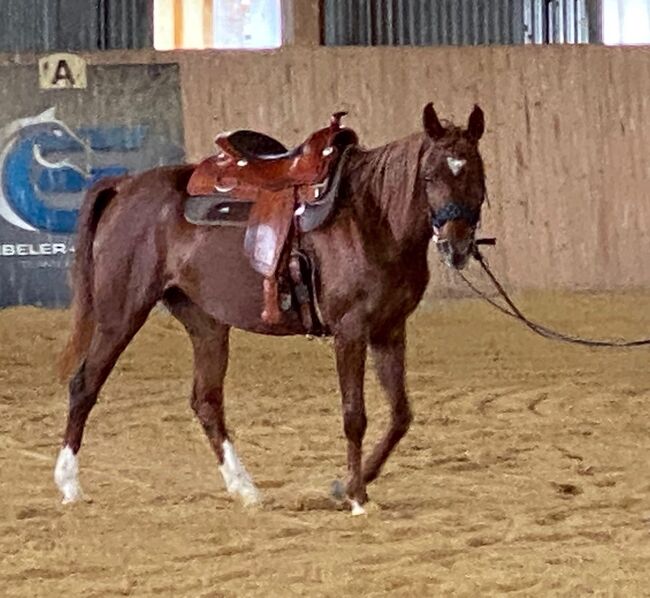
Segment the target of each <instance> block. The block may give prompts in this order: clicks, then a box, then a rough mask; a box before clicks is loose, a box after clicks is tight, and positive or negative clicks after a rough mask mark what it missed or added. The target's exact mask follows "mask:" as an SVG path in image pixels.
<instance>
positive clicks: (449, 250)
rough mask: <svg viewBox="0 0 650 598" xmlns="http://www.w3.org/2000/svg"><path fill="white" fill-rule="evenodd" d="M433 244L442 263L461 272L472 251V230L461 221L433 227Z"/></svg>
mask: <svg viewBox="0 0 650 598" xmlns="http://www.w3.org/2000/svg"><path fill="white" fill-rule="evenodd" d="M433 239H434V242H435V244H436V248H437V249H438V253H439V254H440V257H441V259H442V261H443V262H444V263H445V264H446V265H447V266H449V267H450V268H455V269H457V270H462V269H463V268H464V267H465V266H466V265H467V262H468V261H469V258H470V257H471V256H472V252H473V250H474V228H473V227H471V226H469V225H467V224H466V223H465V222H463V221H462V220H454V221H451V222H447V223H446V224H445V225H444V226H443V227H442V228H440V229H438V228H436V227H434V236H433Z"/></svg>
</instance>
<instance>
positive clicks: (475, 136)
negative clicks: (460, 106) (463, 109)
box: [466, 104, 485, 142]
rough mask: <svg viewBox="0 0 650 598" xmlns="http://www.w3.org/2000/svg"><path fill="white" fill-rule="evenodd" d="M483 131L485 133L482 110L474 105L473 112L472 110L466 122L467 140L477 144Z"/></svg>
mask: <svg viewBox="0 0 650 598" xmlns="http://www.w3.org/2000/svg"><path fill="white" fill-rule="evenodd" d="M483 131H485V117H484V116H483V110H481V108H480V106H479V105H478V104H474V110H472V113H471V114H470V115H469V120H468V121H467V133H466V135H467V138H468V139H469V140H470V141H474V142H477V141H478V140H479V139H480V138H481V137H482V136H483Z"/></svg>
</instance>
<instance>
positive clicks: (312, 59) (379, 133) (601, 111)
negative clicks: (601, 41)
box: [0, 46, 650, 292]
mask: <svg viewBox="0 0 650 598" xmlns="http://www.w3.org/2000/svg"><path fill="white" fill-rule="evenodd" d="M88 58H89V59H90V61H91V63H92V64H102V63H115V62H118V63H124V62H144V63H147V62H172V61H176V62H178V63H179V64H180V73H181V87H182V102H183V113H184V130H185V141H186V154H187V156H188V158H189V159H197V158H199V157H201V156H203V155H206V154H208V153H211V152H212V151H213V144H212V140H213V137H214V135H215V134H216V133H217V132H218V131H220V130H225V129H235V128H238V127H246V128H258V129H261V130H264V131H266V132H268V133H270V134H272V135H276V136H278V137H279V138H281V139H282V140H283V141H285V142H286V143H288V144H289V143H297V142H299V141H300V140H302V139H303V138H304V137H305V135H306V134H307V133H308V132H310V131H311V130H313V129H314V128H316V127H319V126H322V124H323V123H324V122H326V120H327V118H328V116H329V114H330V113H331V112H332V111H334V110H338V109H345V110H349V111H350V116H349V118H348V121H347V122H348V123H349V124H350V125H351V126H354V127H355V128H356V129H357V130H358V132H359V133H360V136H361V139H362V141H363V143H364V144H365V145H367V146H375V145H378V144H382V143H385V142H387V141H390V140H392V139H396V138H398V137H401V136H404V135H406V134H408V133H410V132H411V131H414V130H418V128H419V127H420V120H421V110H422V107H423V106H424V104H425V103H426V102H427V101H429V100H433V101H434V102H435V105H436V107H437V109H438V111H439V114H440V115H441V116H444V117H449V118H451V119H452V120H454V121H456V122H462V121H464V120H465V119H466V117H467V115H468V114H469V111H470V110H471V107H472V104H473V103H474V102H478V103H479V104H480V105H481V106H482V108H483V109H484V110H485V113H486V117H487V131H486V134H485V137H484V140H483V142H482V150H483V154H484V158H485V162H486V170H487V176H488V189H489V192H490V204H491V207H489V208H486V209H485V210H484V222H483V229H482V232H483V234H485V235H495V236H497V238H498V240H499V242H498V245H497V248H496V249H488V250H486V252H488V253H489V255H490V256H491V263H492V264H493V266H494V267H495V269H496V270H497V272H499V273H500V274H502V275H503V276H504V278H505V279H506V281H507V282H508V283H509V284H510V285H511V287H513V288H518V289H527V288H545V289H560V288H570V289H599V290H604V289H622V288H631V287H644V288H648V287H650V261H648V260H647V259H646V258H647V256H648V255H649V254H650V232H648V229H649V227H650V199H649V197H648V188H649V187H650V151H649V150H648V148H650V118H648V115H650V48H647V47H646V48H606V47H599V46H564V47H562V46H555V47H531V46H526V47H522V46H517V47H513V46H510V47H476V48H448V47H439V48H325V47H310V46H304V47H292V48H285V49H282V50H280V51H274V52H262V53H259V52H217V51H200V52H198V51H197V52H182V53H180V52H176V53H174V52H172V53H154V52H137V53H128V52H127V53H124V52H105V53H101V54H94V55H91V56H89V57H88ZM21 60H27V61H29V60H30V58H29V57H21ZM0 63H1V60H0ZM432 270H433V274H434V277H433V281H432V282H433V285H432V290H440V291H442V292H447V291H448V290H449V289H450V288H456V287H457V285H455V284H453V283H452V281H451V278H450V276H449V274H448V273H447V272H445V271H444V270H443V269H442V267H441V266H438V265H437V263H435V261H432Z"/></svg>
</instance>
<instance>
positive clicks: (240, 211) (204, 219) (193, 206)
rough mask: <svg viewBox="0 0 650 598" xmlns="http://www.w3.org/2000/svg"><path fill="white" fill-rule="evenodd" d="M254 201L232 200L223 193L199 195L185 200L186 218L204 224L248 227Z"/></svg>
mask: <svg viewBox="0 0 650 598" xmlns="http://www.w3.org/2000/svg"><path fill="white" fill-rule="evenodd" d="M252 205H253V203H252V202H246V201H241V200H234V201H233V200H231V199H230V198H228V197H227V196H223V195H197V196H190V197H188V198H187V199H186V200H185V208H184V214H185V220H187V221H188V222H190V223H192V224H200V225H203V226H236V227H240V228H246V226H248V219H249V217H250V212H251V206H252Z"/></svg>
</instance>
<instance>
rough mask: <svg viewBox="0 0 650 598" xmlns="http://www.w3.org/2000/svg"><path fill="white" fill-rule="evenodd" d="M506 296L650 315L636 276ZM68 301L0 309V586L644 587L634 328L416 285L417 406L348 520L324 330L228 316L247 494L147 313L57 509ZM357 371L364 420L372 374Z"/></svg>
mask: <svg viewBox="0 0 650 598" xmlns="http://www.w3.org/2000/svg"><path fill="white" fill-rule="evenodd" d="M524 305H525V307H526V308H527V309H528V310H529V312H530V313H532V314H535V316H536V317H539V318H540V319H541V320H543V321H546V322H548V323H549V324H552V325H555V326H558V327H561V328H562V329H569V330H571V331H573V332H580V333H583V334H590V335H617V334H618V335H625V336H631V337H635V336H643V335H645V336H650V296H647V295H645V296H629V295H628V296H625V297H597V298H595V297H588V296H578V295H574V296H564V297H551V296H543V297H535V298H528V299H526V300H525V301H524ZM67 319H68V314H67V313H65V312H56V311H46V310H38V309H30V308H21V309H7V310H4V311H2V312H0V339H1V341H2V342H1V345H0V350H1V357H0V380H1V383H0V471H1V477H0V595H2V596H6V597H12V596H30V597H33V596H48V597H56V596H66V597H72V596H84V597H91V596H116V595H133V596H149V595H151V596H153V595H155V596H197V597H208V596H212V597H218V596H291V595H303V596H339V597H340V596H352V595H356V596H384V595H390V596H407V595H408V596H411V597H415V596H418V597H419V596H468V597H480V596H493V595H494V596H502V595H506V594H512V595H515V596H571V597H574V596H585V595H595V596H622V597H637V596H650V429H649V422H650V367H649V366H650V349H635V350H629V351H620V350H618V351H617V350H613V351H612V350H609V351H604V350H589V349H584V348H581V347H570V346H564V345H560V344H556V343H552V342H549V341H546V340H543V339H539V338H537V337H535V336H533V335H532V334H531V333H529V332H527V331H526V330H525V329H523V328H522V327H520V326H519V325H518V324H516V323H514V322H512V321H509V320H507V319H506V318H504V317H503V316H501V315H499V314H496V313H493V312H492V311H490V308H488V307H484V306H483V305H482V304H479V303H477V302H476V301H474V300H459V301H453V302H442V301H441V302H434V303H430V304H429V305H427V306H425V307H423V308H422V309H420V311H419V312H418V313H417V314H416V315H415V316H414V317H413V319H412V320H411V324H410V336H409V374H408V383H409V388H410V394H411V397H412V401H413V405H414V410H415V413H416V419H415V423H414V426H413V428H412V429H411V431H410V433H409V435H408V436H407V437H406V439H405V441H404V442H403V444H401V445H400V447H399V448H398V450H397V452H396V453H395V454H394V456H393V458H392V459H391V461H390V462H389V464H388V465H387V467H386V469H385V471H384V474H383V475H382V477H381V478H380V479H379V480H378V481H377V482H376V483H375V484H374V485H373V486H371V487H370V496H371V499H373V503H372V504H371V506H370V508H369V509H368V511H369V513H368V515H367V516H366V517H359V518H353V517H351V516H350V515H349V514H348V513H347V512H345V511H343V510H341V508H340V507H338V506H337V505H336V504H335V503H334V502H332V501H331V500H330V499H329V498H328V488H329V486H330V483H331V481H332V480H333V479H334V478H336V477H337V476H341V475H342V473H343V472H344V468H345V463H344V455H345V445H344V441H343V435H342V429H341V419H340V413H339V398H338V394H337V382H336V377H335V374H334V369H333V360H332V356H331V347H330V346H329V345H328V344H327V343H323V342H318V341H308V340H306V339H302V338H299V339H298V338H294V339H272V338H265V337H259V336H253V335H248V334H242V333H239V332H236V333H234V334H233V342H232V346H233V350H232V360H231V367H230V370H229V377H228V384H227V401H228V409H227V413H228V417H229V422H230V426H231V429H232V430H233V432H234V438H235V442H236V445H237V447H238V449H239V452H240V454H241V456H242V459H243V460H244V462H245V464H246V466H247V468H248V469H249V471H250V472H251V473H252V474H253V476H254V478H255V480H256V482H257V483H258V485H259V487H260V488H261V490H262V491H263V493H264V496H265V502H264V506H263V507H262V508H261V509H254V510H246V509H244V508H242V507H240V506H239V505H237V504H234V503H233V502H232V501H231V500H230V498H229V497H228V496H227V495H226V493H225V491H224V489H223V485H222V481H221V477H220V474H219V472H218V470H217V467H216V464H215V459H214V457H213V455H212V453H211V452H210V449H209V448H208V445H207V441H206V440H205V439H204V437H203V433H202V431H201V429H200V427H199V425H198V423H197V422H196V421H195V420H194V419H193V416H192V413H191V410H190V408H189V405H188V401H187V396H188V394H189V389H190V384H191V355H190V346H189V342H188V341H187V340H186V337H185V336H184V333H183V332H182V331H181V329H180V327H179V326H178V325H177V324H176V323H175V322H174V321H173V320H172V319H171V318H170V317H169V316H168V315H166V314H165V313H162V312H158V313H156V314H155V315H154V316H152V318H151V320H150V321H149V322H148V323H147V325H146V326H145V328H144V329H143V331H142V332H141V333H140V335H139V336H138V337H137V338H136V340H135V341H134V342H133V344H132V345H131V347H130V348H129V349H128V351H127V353H125V355H124V356H123V358H122V360H121V361H120V363H119V365H118V367H117V369H116V370H115V372H114V374H113V376H112V377H111V379H110V380H109V383H108V384H107V386H106V388H105V391H104V393H103V395H102V398H101V400H100V403H99V404H98V405H97V407H96V408H95V410H94V411H93V414H92V416H91V418H90V422H89V425H88V428H87V435H86V438H85V445H84V447H83V448H82V451H81V453H80V465H81V481H82V486H83V488H84V490H85V493H86V494H87V496H88V500H87V502H84V503H80V504H76V505H72V506H62V505H61V504H60V503H59V497H58V494H57V491H56V489H55V487H54V484H53V481H52V468H53V465H54V460H55V457H56V453H57V450H58V442H59V436H60V433H61V431H62V427H63V424H64V420H65V415H66V408H67V406H66V401H67V399H66V395H65V392H64V389H63V388H62V387H61V386H59V385H58V384H57V383H56V382H55V380H54V375H53V368H52V364H53V362H54V359H55V354H56V353H57V351H58V350H59V349H60V347H61V345H62V342H63V338H64V335H65V331H66V325H67ZM367 391H368V392H367V394H368V397H367V404H368V413H369V419H370V429H369V440H370V441H372V440H374V439H376V438H377V436H378V434H379V433H380V431H381V430H382V429H383V425H384V423H385V417H386V409H385V406H384V402H383V398H382V396H381V393H380V391H379V388H378V386H377V384H376V382H375V379H374V377H373V376H372V375H371V374H369V375H368V385H367Z"/></svg>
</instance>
